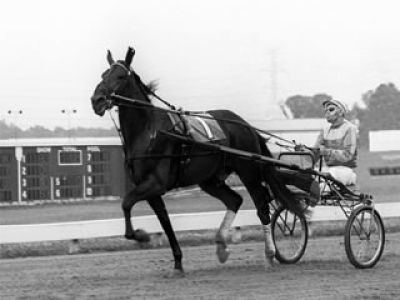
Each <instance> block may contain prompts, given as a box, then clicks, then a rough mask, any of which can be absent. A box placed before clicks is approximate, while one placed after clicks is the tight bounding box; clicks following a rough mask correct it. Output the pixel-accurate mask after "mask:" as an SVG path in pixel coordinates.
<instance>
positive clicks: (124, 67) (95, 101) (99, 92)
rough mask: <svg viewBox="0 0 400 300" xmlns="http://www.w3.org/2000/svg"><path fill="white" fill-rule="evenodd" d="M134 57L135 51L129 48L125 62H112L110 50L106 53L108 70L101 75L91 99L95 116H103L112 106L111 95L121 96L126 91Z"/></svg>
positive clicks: (130, 77)
mask: <svg viewBox="0 0 400 300" xmlns="http://www.w3.org/2000/svg"><path fill="white" fill-rule="evenodd" d="M134 55H135V50H134V49H133V48H131V47H129V48H128V51H127V53H126V57H125V60H118V61H114V59H113V57H112V55H111V52H110V50H108V51H107V61H108V63H109V64H110V68H109V69H107V70H106V71H105V72H104V73H103V74H102V75H101V78H102V80H101V82H100V83H99V84H98V85H97V86H96V89H95V91H94V93H93V96H92V97H91V100H92V107H93V110H94V112H95V113H96V114H98V115H100V116H103V115H104V113H105V111H106V110H107V109H110V108H111V107H112V105H113V101H112V97H111V96H112V94H114V93H115V94H123V93H124V91H125V90H126V89H127V87H128V84H129V81H130V80H131V79H132V75H134V72H133V70H132V69H131V67H130V65H131V62H132V59H133V56H134Z"/></svg>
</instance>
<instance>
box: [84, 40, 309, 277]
mask: <svg viewBox="0 0 400 300" xmlns="http://www.w3.org/2000/svg"><path fill="white" fill-rule="evenodd" d="M134 53H135V52H134V50H133V49H132V48H129V49H128V52H127V54H126V57H125V60H119V61H114V60H113V58H112V56H111V53H110V51H108V53H107V60H108V62H109V64H110V68H109V69H108V70H106V71H105V72H104V73H103V74H102V81H101V82H100V83H99V84H98V85H97V87H96V89H95V91H94V94H93V96H92V98H91V101H92V106H93V109H94V111H95V113H96V114H98V115H100V116H103V115H104V113H105V111H106V110H108V109H110V108H111V107H112V106H113V105H118V106H119V109H118V114H119V122H120V127H121V128H120V129H121V135H122V140H123V144H124V151H125V162H126V167H127V168H128V171H129V173H130V175H131V179H132V182H133V186H134V187H133V189H132V190H131V191H129V192H128V193H127V194H126V195H125V196H124V199H123V202H122V210H123V212H124V217H125V229H126V231H125V237H126V238H127V239H134V240H137V241H139V242H143V241H148V240H149V236H148V235H147V233H146V232H145V231H144V230H133V226H132V223H131V209H132V207H133V205H134V204H135V203H137V202H139V201H142V200H147V202H148V203H149V205H150V207H151V208H152V209H153V210H154V212H155V214H156V215H157V217H158V219H159V221H160V223H161V226H162V228H163V229H164V231H165V234H166V235H167V237H168V240H169V243H170V246H171V249H172V253H173V256H174V260H175V267H174V272H173V273H174V274H183V267H182V252H181V249H180V246H179V244H178V241H177V239H176V237H175V233H174V230H173V228H172V226H171V222H170V219H169V215H168V212H167V210H166V207H165V204H164V200H163V199H162V195H164V194H165V193H166V192H167V191H168V190H171V189H174V188H177V187H184V186H189V185H194V184H197V185H199V186H200V188H201V189H202V190H203V191H204V192H206V193H208V194H210V195H211V196H213V197H215V198H218V199H219V200H221V201H222V202H223V203H224V205H225V206H226V214H225V217H224V219H223V221H222V223H221V226H220V228H219V230H218V232H217V234H216V239H215V241H216V245H217V255H218V258H219V260H220V262H222V263H223V262H225V261H226V260H227V258H228V255H229V251H228V249H227V244H226V240H227V237H228V233H229V228H230V226H231V225H232V222H233V220H234V217H235V216H236V213H237V211H238V210H239V208H240V206H241V204H242V201H243V200H242V197H241V196H240V195H239V194H238V193H236V192H235V191H233V190H232V189H231V188H230V187H229V186H228V185H227V184H226V183H225V179H226V178H227V176H228V175H229V174H231V173H233V172H235V173H236V174H237V175H238V176H239V178H240V180H241V181H242V183H243V184H244V186H245V187H246V189H247V191H248V192H249V194H250V196H251V198H252V200H253V201H254V204H255V207H256V209H257V215H258V217H259V218H260V220H261V223H262V224H263V228H264V233H265V254H266V258H267V260H266V261H267V266H268V265H270V264H271V263H272V259H273V256H274V254H275V248H274V244H273V242H272V239H271V232H270V225H269V224H270V212H269V202H270V201H271V200H272V198H271V196H270V193H269V189H268V188H267V185H268V186H269V187H270V189H271V191H272V192H273V194H274V196H275V199H276V200H277V201H279V202H280V203H281V204H282V205H283V206H285V207H286V208H288V209H289V210H291V211H292V212H294V213H297V214H299V215H303V214H304V213H305V210H304V208H303V206H302V204H301V203H299V202H298V201H296V200H295V198H294V197H293V195H292V194H291V193H290V191H289V190H288V189H287V188H286V186H285V185H284V184H283V183H282V182H281V181H280V180H279V178H278V176H277V175H276V171H275V168H274V167H273V166H272V165H269V164H260V163H257V162H255V161H250V160H245V159H243V158H240V157H238V156H235V155H230V154H227V153H222V152H219V153H217V152H215V151H214V152H211V151H210V152H209V155H207V156H205V155H199V154H200V153H201V154H204V148H202V147H201V146H196V145H191V146H190V147H191V148H190V154H191V155H192V157H191V158H190V160H189V162H187V163H186V164H185V165H184V167H182V164H181V163H182V160H181V159H179V158H176V157H179V155H180V154H182V141H179V140H175V139H171V138H168V137H167V136H165V135H162V134H160V131H161V130H168V129H172V128H173V125H172V122H171V119H170V118H169V116H168V115H167V114H166V113H165V111H161V110H159V109H155V107H154V106H152V105H151V101H150V98H149V95H150V94H152V89H151V87H149V86H146V85H145V84H144V83H143V82H142V81H141V79H140V77H139V76H138V75H137V74H136V73H135V72H134V71H133V69H132V68H131V62H132V59H133V56H134ZM113 93H114V94H118V95H121V96H125V97H129V98H133V99H137V100H141V101H142V103H138V104H136V105H126V104H125V105H124V104H123V103H118V102H116V101H114V98H113ZM143 102H146V104H147V105H144V103H143ZM149 104H150V106H149ZM208 113H209V114H211V115H212V116H213V117H214V118H215V119H216V120H221V119H223V120H230V121H232V122H229V121H224V122H222V121H218V123H219V125H220V126H221V128H222V129H223V131H224V133H225V135H226V139H224V140H223V141H222V142H220V143H221V144H223V145H225V146H228V147H232V148H234V149H240V150H244V151H249V152H253V153H257V154H261V155H264V156H268V157H271V156H272V155H271V153H270V151H269V150H268V148H267V146H266V144H265V139H264V138H262V137H261V136H260V135H259V134H258V133H257V131H256V130H255V129H254V128H252V127H251V126H249V125H248V124H247V123H246V122H245V121H244V120H243V119H242V118H241V117H239V116H238V115H236V114H235V113H233V112H231V111H229V110H211V111H208ZM238 123H242V125H241V124H238ZM196 154H198V155H196ZM146 155H147V156H148V157H147V158H143V159H137V158H138V157H143V156H146ZM152 155H153V157H151V156H152ZM160 156H161V157H160ZM135 158H136V159H135Z"/></svg>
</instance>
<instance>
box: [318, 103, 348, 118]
mask: <svg viewBox="0 0 400 300" xmlns="http://www.w3.org/2000/svg"><path fill="white" fill-rule="evenodd" d="M328 105H335V106H336V107H338V108H339V109H340V111H341V112H342V114H343V115H345V114H346V113H347V112H348V111H349V109H348V107H347V105H346V104H345V103H344V102H342V101H339V100H335V99H330V100H325V101H324V102H322V106H323V107H324V108H325V107H327V106H328Z"/></svg>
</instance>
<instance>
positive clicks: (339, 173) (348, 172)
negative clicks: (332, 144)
mask: <svg viewBox="0 0 400 300" xmlns="http://www.w3.org/2000/svg"><path fill="white" fill-rule="evenodd" d="M322 171H323V172H329V173H330V174H331V175H332V176H333V178H335V179H336V180H338V181H340V182H341V183H343V184H344V185H353V184H356V181H357V175H356V173H355V172H354V171H353V169H351V168H349V167H345V166H334V167H323V168H322Z"/></svg>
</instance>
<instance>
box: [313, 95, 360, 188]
mask: <svg viewBox="0 0 400 300" xmlns="http://www.w3.org/2000/svg"><path fill="white" fill-rule="evenodd" d="M322 106H323V108H324V114H325V119H326V120H327V121H328V123H330V125H329V126H327V127H326V128H324V129H323V130H322V131H321V132H320V134H319V136H318V138H317V141H316V143H315V148H316V149H317V150H315V151H314V154H316V155H318V157H319V156H321V157H323V159H324V161H325V163H326V167H324V168H323V169H322V171H326V172H329V173H330V174H331V175H332V176H333V177H334V178H335V179H336V180H338V181H340V182H341V183H343V184H344V185H354V184H356V178H357V176H356V173H355V172H354V168H355V167H356V166H357V127H356V126H355V125H354V124H352V123H351V122H350V121H348V120H346V119H345V118H344V117H345V115H346V113H347V111H348V110H347V106H346V105H345V104H344V103H343V102H341V101H339V100H333V99H331V100H326V101H324V102H323V103H322Z"/></svg>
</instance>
